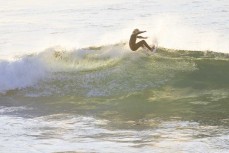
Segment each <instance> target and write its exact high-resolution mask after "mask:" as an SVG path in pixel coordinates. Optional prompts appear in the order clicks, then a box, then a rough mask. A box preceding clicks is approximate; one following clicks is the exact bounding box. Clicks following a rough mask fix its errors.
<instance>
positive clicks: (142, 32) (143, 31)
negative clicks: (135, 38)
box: [136, 31, 146, 35]
mask: <svg viewBox="0 0 229 153" xmlns="http://www.w3.org/2000/svg"><path fill="white" fill-rule="evenodd" d="M144 32H146V31H139V32H138V33H136V34H137V35H139V34H141V33H144Z"/></svg>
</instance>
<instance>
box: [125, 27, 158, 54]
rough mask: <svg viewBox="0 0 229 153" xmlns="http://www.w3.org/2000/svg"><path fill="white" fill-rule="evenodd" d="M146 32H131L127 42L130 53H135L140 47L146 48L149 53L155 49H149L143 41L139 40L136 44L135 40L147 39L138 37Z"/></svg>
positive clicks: (136, 30)
mask: <svg viewBox="0 0 229 153" xmlns="http://www.w3.org/2000/svg"><path fill="white" fill-rule="evenodd" d="M144 32H146V31H139V30H138V29H134V31H133V32H132V34H131V36H130V41H129V45H130V49H131V50H132V51H136V50H137V49H138V48H140V47H143V48H144V47H146V48H148V49H149V50H150V51H153V50H154V49H155V46H154V45H153V47H152V48H151V47H150V46H149V45H148V44H147V42H146V41H145V40H141V41H139V42H137V43H136V39H137V38H140V39H147V37H142V36H138V35H139V34H141V33H144Z"/></svg>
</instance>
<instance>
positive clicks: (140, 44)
mask: <svg viewBox="0 0 229 153" xmlns="http://www.w3.org/2000/svg"><path fill="white" fill-rule="evenodd" d="M144 46H145V47H146V48H148V49H149V50H151V47H150V46H149V45H148V44H147V42H146V41H145V40H141V41H139V42H138V43H137V44H136V47H137V48H139V47H144Z"/></svg>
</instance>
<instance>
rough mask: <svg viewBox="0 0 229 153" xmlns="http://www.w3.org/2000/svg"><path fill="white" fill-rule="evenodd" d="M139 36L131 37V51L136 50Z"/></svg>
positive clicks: (133, 35)
mask: <svg viewBox="0 0 229 153" xmlns="http://www.w3.org/2000/svg"><path fill="white" fill-rule="evenodd" d="M136 39H137V34H132V35H131V36H130V41H129V46H130V49H131V50H136V47H135V44H136Z"/></svg>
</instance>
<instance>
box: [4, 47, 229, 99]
mask: <svg viewBox="0 0 229 153" xmlns="http://www.w3.org/2000/svg"><path fill="white" fill-rule="evenodd" d="M127 47H128V46H126V45H124V44H116V45H110V46H101V47H89V48H85V49H76V50H65V49H63V48H60V47H59V48H58V47H56V48H49V49H47V50H45V51H44V52H42V53H39V54H36V55H29V56H24V57H21V58H19V59H15V60H14V61H3V60H2V61H1V62H0V72H1V74H3V75H1V76H0V80H1V82H0V91H1V92H2V93H7V92H9V91H12V90H15V91H16V90H17V91H18V92H19V93H23V94H24V95H27V96H50V95H78V96H83V97H97V96H118V95H119V96H120V95H125V94H130V93H133V92H138V91H142V90H145V89H154V88H158V87H161V86H164V85H165V84H167V83H168V82H171V81H173V82H175V81H177V80H178V78H182V77H184V76H185V75H187V74H190V75H194V74H195V73H197V74H198V75H199V78H196V76H194V77H193V78H191V77H187V76H186V77H187V78H186V79H187V80H184V81H183V82H182V83H183V84H184V85H185V84H189V83H190V82H192V81H194V82H195V81H196V82H197V81H200V80H199V79H202V80H201V81H203V82H202V84H204V83H206V84H207V83H210V85H211V84H217V83H218V85H221V84H222V85H223V84H226V83H228V79H227V78H228V76H229V74H228V73H227V72H229V71H227V70H228V64H229V63H228V55H227V54H222V53H221V54H219V53H213V52H200V51H199V52H198V51H195V52H194V51H179V50H177V51H176V50H168V49H164V48H159V49H158V52H157V53H156V54H155V55H150V54H148V53H147V51H144V50H140V51H139V52H130V51H129V50H128V49H127ZM222 71H223V72H224V73H223V74H221V72H222ZM212 75H214V76H212Z"/></svg>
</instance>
